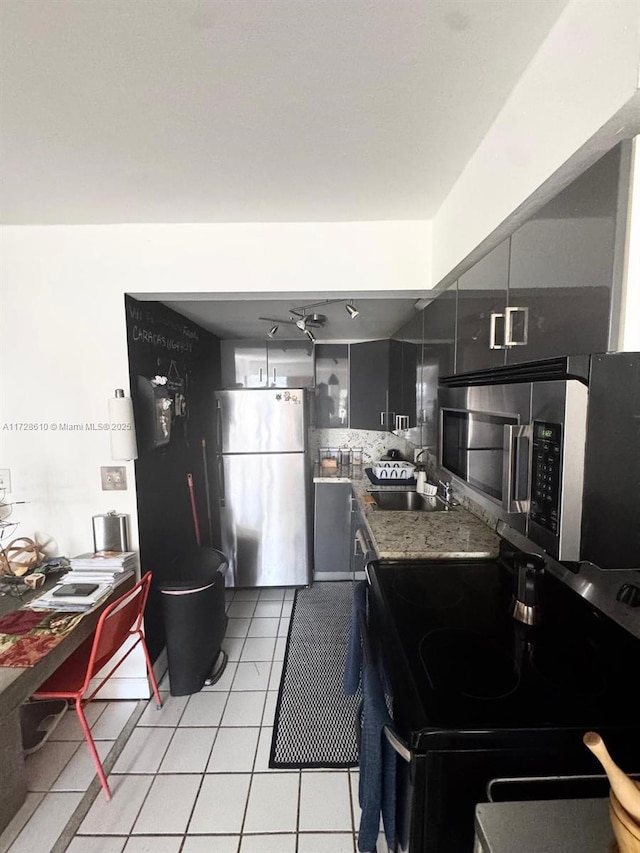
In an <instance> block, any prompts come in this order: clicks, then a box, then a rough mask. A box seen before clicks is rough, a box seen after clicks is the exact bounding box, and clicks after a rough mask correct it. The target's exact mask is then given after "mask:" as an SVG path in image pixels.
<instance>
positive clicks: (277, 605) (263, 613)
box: [253, 601, 282, 619]
mask: <svg viewBox="0 0 640 853" xmlns="http://www.w3.org/2000/svg"><path fill="white" fill-rule="evenodd" d="M281 612H282V602H281V601H259V602H258V603H257V604H256V610H255V613H254V614H253V615H254V616H255V617H262V618H264V617H270V618H273V619H279V618H280V614H281Z"/></svg>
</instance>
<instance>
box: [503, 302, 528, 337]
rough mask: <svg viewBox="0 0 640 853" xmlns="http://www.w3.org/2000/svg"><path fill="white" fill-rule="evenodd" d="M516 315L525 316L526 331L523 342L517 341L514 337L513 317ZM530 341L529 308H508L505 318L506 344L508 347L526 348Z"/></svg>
mask: <svg viewBox="0 0 640 853" xmlns="http://www.w3.org/2000/svg"><path fill="white" fill-rule="evenodd" d="M515 314H523V315H524V331H523V334H522V340H521V341H516V340H514V337H513V317H514V315H515ZM528 340H529V309H528V308H514V307H511V308H507V310H506V312H505V317H504V343H505V346H507V347H525V346H526V345H527V343H528Z"/></svg>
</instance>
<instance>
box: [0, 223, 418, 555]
mask: <svg viewBox="0 0 640 853" xmlns="http://www.w3.org/2000/svg"><path fill="white" fill-rule="evenodd" d="M0 241H1V245H0V282H1V283H2V289H1V294H0V296H1V299H2V302H1V303H0V305H1V314H0V317H1V320H0V322H1V324H2V325H1V329H0V468H10V469H11V474H12V487H13V493H12V495H11V498H12V499H13V500H25V501H27V502H28V503H27V504H26V505H25V506H20V507H16V508H15V510H14V515H13V517H14V518H15V519H16V520H18V521H20V526H19V528H18V530H17V533H18V534H19V535H25V536H30V535H33V534H34V533H35V531H42V532H44V533H47V534H50V535H53V536H54V537H55V539H56V540H57V542H58V544H59V553H64V554H68V555H71V554H75V553H78V552H80V551H83V550H86V549H87V548H90V547H91V546H92V526H91V516H92V515H95V514H96V513H101V512H105V511H107V510H110V509H115V510H117V511H118V512H124V513H128V514H129V515H130V518H131V534H132V537H131V538H132V545H133V547H137V542H138V539H137V525H136V523H135V515H136V501H135V483H134V471H133V467H134V466H133V463H128V464H127V468H128V477H129V489H128V491H126V492H103V491H101V488H100V476H99V473H100V472H99V468H100V466H101V465H108V464H110V461H111V460H110V455H109V439H108V435H107V434H106V433H104V432H98V431H95V432H88V431H86V430H83V431H64V430H61V429H59V428H58V429H56V430H55V431H54V430H53V429H52V427H51V426H49V429H48V430H46V431H45V430H43V429H42V428H40V429H38V430H32V431H27V430H25V429H22V430H20V431H15V429H14V431H11V430H6V429H2V424H5V423H8V424H10V423H21V424H26V423H32V424H38V425H41V424H48V425H51V424H55V425H56V426H58V425H59V424H60V423H65V422H66V423H82V424H85V423H87V422H95V423H99V422H102V421H105V420H106V419H107V418H106V413H107V398H108V397H110V396H112V395H113V392H114V390H115V389H116V388H125V389H127V388H128V361H127V348H126V325H125V314H124V293H126V292H130V293H163V292H164V293H169V292H171V293H174V294H175V293H194V292H211V293H215V292H256V293H260V292H264V291H267V292H271V293H277V292H291V291H297V292H305V291H309V292H312V291H320V292H324V291H327V290H331V291H340V290H344V291H345V293H347V294H348V295H351V296H357V293H358V291H359V290H366V291H389V292H392V291H394V290H405V291H406V290H416V291H424V290H425V289H428V288H429V287H430V286H431V281H430V278H429V271H430V269H431V230H430V224H428V223H423V222H389V223H384V222H371V223H367V222H362V223H329V224H324V223H318V224H313V223H312V224H275V225H245V224H237V225H166V226H163V225H124V226H88V227H78V226H76V227H62V226H61V227H5V228H3V229H2V230H1V231H0Z"/></svg>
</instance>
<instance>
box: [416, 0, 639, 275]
mask: <svg viewBox="0 0 640 853" xmlns="http://www.w3.org/2000/svg"><path fill="white" fill-rule="evenodd" d="M639 70H640V0H606V2H600V0H570V2H569V3H568V5H567V7H566V8H565V10H564V11H563V13H562V15H561V16H560V17H559V19H558V21H557V23H556V24H555V26H554V27H553V29H552V30H551V32H550V34H549V36H548V37H547V39H546V40H545V42H544V43H543V44H542V46H541V47H540V49H539V50H538V52H537V54H536V55H535V57H534V59H533V60H532V61H531V63H530V64H529V66H528V67H527V69H526V71H525V72H524V74H523V75H522V77H521V78H520V80H519V81H518V83H517V84H516V86H515V87H514V89H513V91H512V93H511V95H510V97H509V98H508V100H507V102H506V103H505V105H504V107H503V109H502V110H501V111H500V113H499V115H498V116H497V118H496V120H495V121H494V123H493V125H492V126H491V128H490V129H489V131H488V133H487V135H486V136H485V138H484V139H483V141H482V143H481V144H480V145H479V147H478V148H477V150H476V151H475V153H474V155H473V156H472V157H471V159H470V160H469V162H468V163H467V165H466V167H465V169H464V171H463V172H462V174H461V175H460V177H459V179H458V180H457V182H456V184H455V185H454V187H453V189H452V190H451V192H450V193H449V195H448V197H447V198H446V200H445V201H444V203H443V204H442V206H441V208H440V209H439V211H438V213H437V215H436V217H435V219H434V223H433V226H434V230H433V241H434V267H433V281H434V283H437V282H439V281H441V280H442V279H444V278H445V277H446V276H447V275H448V274H449V273H450V272H451V271H452V270H454V268H455V267H456V266H457V265H458V264H460V263H461V262H462V261H464V259H465V257H466V256H467V255H468V254H469V253H470V252H472V251H473V250H474V249H475V248H476V247H477V246H479V244H480V243H482V241H483V240H485V238H488V237H489V235H491V234H492V232H493V231H494V230H495V229H496V228H498V227H499V226H500V225H501V224H502V223H503V222H504V221H505V220H506V219H508V218H509V216H510V215H511V214H512V213H513V211H515V210H516V209H517V208H518V207H519V206H520V205H521V204H523V202H525V201H526V200H527V199H528V198H529V197H530V196H531V195H532V193H534V191H535V190H536V189H537V188H538V187H540V186H541V185H542V184H543V183H544V182H545V181H547V180H548V179H549V177H550V176H552V175H553V174H554V172H556V170H558V169H560V168H561V167H562V166H563V164H565V163H566V162H567V161H569V160H570V159H571V158H572V156H573V155H574V154H575V152H577V151H579V150H580V149H581V148H583V146H586V145H587V143H590V144H591V145H592V146H594V147H595V148H597V147H600V148H601V150H602V152H604V151H605V150H607V148H608V147H611V146H612V144H613V142H614V141H615V133H616V131H618V130H619V129H620V126H621V125H622V124H623V123H624V122H626V121H627V120H629V118H630V116H631V118H632V119H633V118H635V121H636V122H637V121H638V109H637V108H633V107H637V104H638V100H637V89H638V79H639ZM634 97H635V98H636V100H635V101H634ZM630 102H631V104H630ZM614 117H620V124H616V123H615V122H614V121H613V118H614ZM604 126H606V128H604ZM603 128H604V129H603ZM635 132H638V131H637V130H636V131H635ZM627 135H629V134H628V133H627ZM631 135H633V134H631ZM592 156H593V157H594V159H595V156H594V155H593V154H592Z"/></svg>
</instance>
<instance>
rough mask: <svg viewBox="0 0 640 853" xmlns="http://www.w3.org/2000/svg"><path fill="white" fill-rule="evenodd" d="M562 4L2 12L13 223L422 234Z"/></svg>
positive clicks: (124, 3) (73, 2)
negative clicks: (393, 228) (395, 228)
mask: <svg viewBox="0 0 640 853" xmlns="http://www.w3.org/2000/svg"><path fill="white" fill-rule="evenodd" d="M566 3H567V0H535V2H533V0H516V2H514V0H181V1H180V2H176V0H46V2H45V0H2V2H1V3H0V38H1V42H0V63H1V64H0V111H1V116H0V118H1V121H0V134H1V135H0V144H1V148H0V181H1V187H2V193H1V198H0V205H1V209H0V214H1V221H2V222H3V223H7V224H45V225H47V224H98V223H138V222H145V223H158V222H163V223H171V222H179V223H195V222H303V221H307V222H314V221H345V222H348V221H367V220H411V219H429V218H431V217H432V216H433V214H434V213H435V212H436V211H437V209H438V207H439V206H440V204H441V202H442V200H443V199H444V198H445V196H446V195H447V193H448V191H449V190H450V188H451V186H452V184H453V183H454V182H455V181H456V179H457V178H458V176H459V175H460V173H461V171H462V169H463V168H464V166H465V163H466V162H467V161H468V159H469V157H470V156H471V154H472V153H473V151H474V150H475V149H476V147H477V146H478V144H479V142H480V141H481V139H482V138H483V136H484V134H485V133H486V131H487V130H488V128H489V126H490V125H491V123H492V121H493V120H494V118H495V117H496V115H497V114H498V112H499V110H500V108H501V107H502V105H503V103H504V102H505V99H506V98H507V97H508V95H509V93H510V91H511V90H512V88H513V86H514V84H515V82H516V81H517V80H518V78H519V77H520V75H521V74H522V72H523V71H524V69H525V68H526V66H527V64H528V63H529V61H530V60H531V58H532V57H533V55H534V53H535V52H536V50H537V48H538V47H539V45H540V44H541V42H542V41H543V40H544V38H545V36H546V35H547V33H548V32H549V30H550V28H551V27H552V25H553V23H554V22H555V20H556V19H557V17H558V16H559V14H560V13H561V11H562V10H563V8H564V6H565V5H566Z"/></svg>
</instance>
